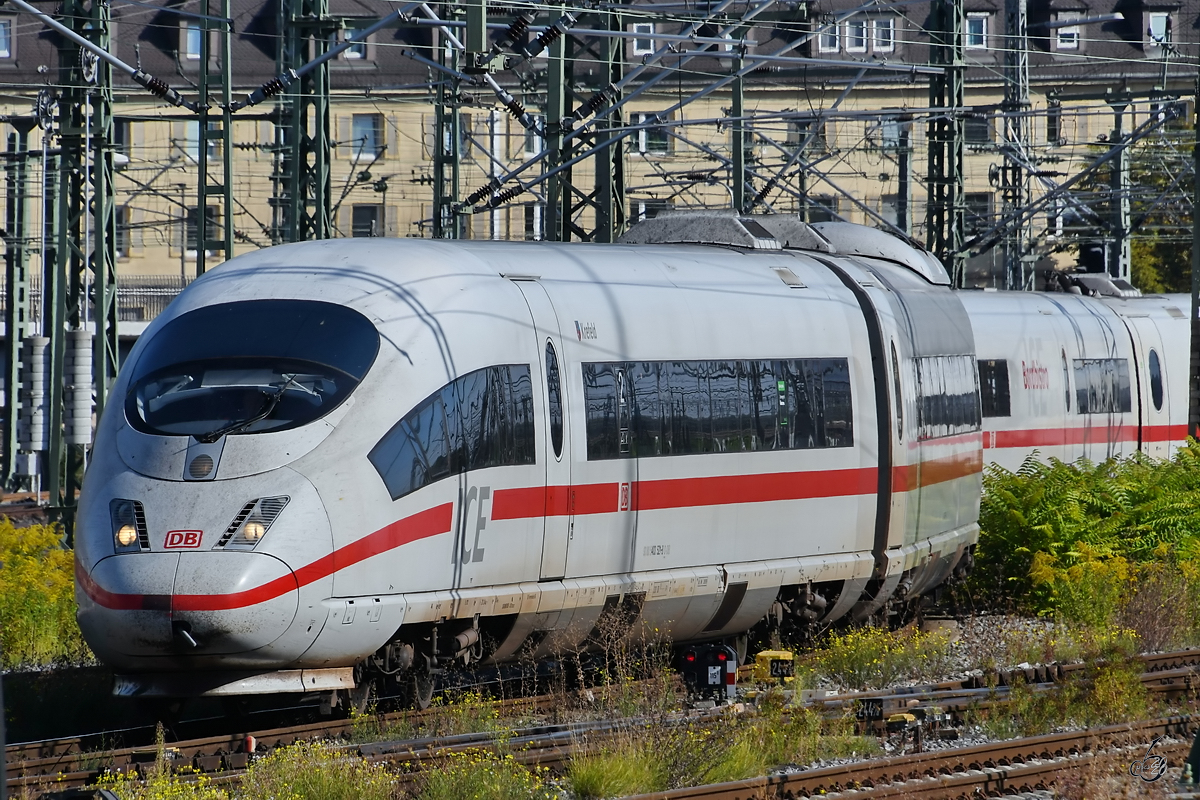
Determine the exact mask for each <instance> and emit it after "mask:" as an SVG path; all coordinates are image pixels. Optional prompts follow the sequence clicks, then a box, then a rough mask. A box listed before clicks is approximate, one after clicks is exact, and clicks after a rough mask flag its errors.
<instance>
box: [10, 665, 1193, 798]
mask: <svg viewBox="0 0 1200 800" xmlns="http://www.w3.org/2000/svg"><path fill="white" fill-rule="evenodd" d="M1140 660H1141V661H1142V663H1143V667H1144V672H1143V675H1142V681H1143V683H1144V684H1145V685H1146V686H1147V688H1148V689H1150V690H1151V691H1154V692H1158V693H1163V694H1166V695H1168V696H1171V695H1174V696H1178V695H1182V694H1187V693H1191V692H1193V691H1194V690H1195V689H1196V688H1197V687H1200V650H1190V651H1180V652H1175V653H1165V654H1156V655H1147V656H1143V657H1141V659H1140ZM1027 672H1028V671H1027V670H1021V671H1020V679H1021V680H1030V681H1037V679H1039V678H1043V677H1059V679H1062V676H1069V675H1073V674H1076V673H1080V669H1076V668H1074V667H1065V668H1063V669H1062V670H1061V671H1060V670H1058V669H1051V670H1046V669H1044V668H1034V669H1033V672H1032V674H1027ZM1016 678H1017V676H1016V675H1015V674H1012V673H1009V674H1004V675H997V676H992V678H990V679H989V681H985V682H991V683H993V684H994V683H996V682H998V681H1000V680H1004V681H1006V682H1007V683H1008V684H1011V683H1013V682H1014V681H1015V680H1016ZM979 682H980V681H979V680H978V679H972V680H969V681H965V682H948V683H943V684H938V685H935V686H929V687H921V689H920V691H917V690H915V689H914V690H903V691H898V692H897V691H892V692H887V691H879V692H860V693H855V694H852V695H840V696H836V697H826V698H822V699H821V700H820V701H817V702H815V703H813V704H811V705H812V707H814V708H817V709H822V708H823V709H825V710H827V711H829V712H830V713H838V714H841V713H844V710H845V709H846V708H847V707H853V706H854V705H855V704H859V705H861V704H862V703H864V701H867V700H870V701H874V702H877V703H878V704H879V705H878V707H879V709H880V710H881V716H882V718H883V719H886V717H887V716H888V715H890V714H891V713H895V712H898V711H903V710H906V709H908V708H909V707H910V705H911V703H912V701H913V700H917V701H918V702H921V703H925V704H936V705H938V706H940V707H941V708H943V709H944V710H947V711H951V712H953V711H964V710H966V709H968V708H981V707H986V706H987V705H989V704H990V703H993V702H997V701H999V700H1000V699H1002V696H1003V694H1005V692H1006V687H1005V686H999V687H996V686H991V687H980V686H977V685H976V684H977V683H979ZM1050 685H1051V684H1048V683H1042V684H1041V687H1042V688H1049V686H1050ZM554 702H555V699H554V698H551V697H532V698H520V699H513V700H506V701H500V702H498V704H497V706H496V711H497V713H498V715H500V716H501V717H513V716H517V715H518V714H522V713H528V714H537V713H540V712H542V711H544V710H546V709H547V707H548V706H549V705H550V704H553V703H554ZM437 713H439V711H438V710H436V709H435V710H430V711H425V712H408V713H407V715H405V714H403V713H396V714H388V715H381V716H380V718H379V720H378V723H377V727H378V728H379V729H381V730H386V728H387V727H388V726H389V725H391V724H395V723H398V722H399V721H400V720H401V718H402V717H404V718H405V719H406V722H407V724H408V725H410V726H420V725H422V724H423V721H424V722H431V721H433V717H432V715H434V714H437ZM442 713H444V712H442ZM622 723H623V724H628V720H624V721H622ZM360 724H361V723H355V722H354V721H352V720H328V721H322V722H317V723H310V724H305V725H299V726H291V727H287V728H278V729H273V730H266V731H258V732H253V733H246V732H239V733H235V734H230V735H225V736H213V737H207V738H203V739H193V740H188V741H180V742H174V743H171V744H169V745H168V747H167V750H166V753H167V755H168V757H169V758H170V761H171V763H172V764H173V765H175V766H177V767H188V768H191V769H194V770H197V771H199V772H202V773H206V774H209V775H211V776H213V777H214V778H216V779H218V780H220V781H222V782H226V781H236V780H237V777H238V774H239V773H240V771H241V770H243V769H245V767H246V766H247V764H248V763H249V759H250V756H251V752H252V751H251V749H250V748H248V747H247V743H248V742H249V741H251V740H250V739H248V738H247V737H248V736H252V737H253V740H252V741H253V742H254V748H255V750H256V751H258V752H261V751H265V750H269V749H271V748H274V747H276V746H280V745H287V744H292V743H293V742H296V741H299V740H307V739H343V740H346V739H352V738H353V737H354V735H355V733H356V725H360ZM613 724H614V723H612V722H601V723H575V724H567V725H543V726H539V727H536V728H528V729H524V730H518V731H512V736H513V738H512V739H511V740H510V745H511V744H514V743H516V744H517V745H519V746H516V747H513V748H512V749H513V751H514V752H518V753H519V756H518V758H519V760H522V761H526V762H528V763H538V764H540V765H542V766H546V767H550V768H551V769H554V768H557V767H561V766H563V764H564V762H565V760H566V759H567V758H569V757H570V755H571V754H572V753H573V752H574V748H575V747H576V746H577V740H578V738H579V736H580V734H581V733H583V732H587V734H588V736H587V738H588V740H589V741H590V742H591V744H592V745H595V743H596V742H598V741H602V739H603V737H604V734H605V730H606V728H605V726H612V725H613ZM493 741H494V737H493V736H492V735H491V734H487V733H484V734H463V735H460V736H453V737H443V738H436V739H421V740H412V739H407V740H403V741H392V742H382V743H376V744H362V745H346V749H347V750H349V751H351V752H354V753H356V754H358V755H360V756H362V757H364V758H368V759H370V760H373V761H385V762H388V763H391V764H401V763H409V764H411V763H415V762H419V761H422V760H428V759H430V758H436V757H439V756H442V755H445V754H447V753H453V752H457V751H460V750H463V749H471V748H477V747H481V746H487V745H488V744H490V743H492V742H493ZM156 755H157V749H156V748H155V747H153V746H150V747H131V748H121V749H117V750H102V749H89V748H88V743H87V740H86V739H64V740H54V741H47V742H35V743H29V744H24V745H13V746H10V747H9V748H8V753H7V756H8V761H7V779H8V787H9V789H10V791H12V792H14V793H17V792H24V793H36V792H37V791H39V790H46V789H49V788H53V789H54V790H61V789H67V788H70V787H79V786H85V785H87V784H89V783H91V782H93V781H94V780H95V779H96V778H97V777H98V776H99V775H100V774H101V772H103V771H105V770H110V771H118V772H129V771H140V770H144V769H145V767H146V766H148V765H149V764H151V763H153V762H154V760H155V757H156Z"/></svg>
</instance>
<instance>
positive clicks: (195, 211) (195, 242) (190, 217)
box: [185, 206, 217, 253]
mask: <svg viewBox="0 0 1200 800" xmlns="http://www.w3.org/2000/svg"><path fill="white" fill-rule="evenodd" d="M199 223H200V209H199V207H197V206H191V207H190V208H188V210H187V242H186V243H185V249H187V250H188V251H190V252H192V253H195V252H196V251H197V250H199V249H200V241H199V233H200V224H199ZM216 238H217V207H216V206H205V207H204V241H205V242H206V243H207V242H211V241H213V240H214V239H216Z"/></svg>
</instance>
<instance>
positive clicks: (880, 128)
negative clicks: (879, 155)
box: [867, 117, 901, 150]
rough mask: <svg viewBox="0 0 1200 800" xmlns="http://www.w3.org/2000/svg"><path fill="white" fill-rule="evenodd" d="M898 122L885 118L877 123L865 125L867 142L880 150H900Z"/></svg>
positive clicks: (891, 118) (899, 124)
mask: <svg viewBox="0 0 1200 800" xmlns="http://www.w3.org/2000/svg"><path fill="white" fill-rule="evenodd" d="M900 126H901V123H900V120H898V119H896V118H895V117H890V118H889V117H885V118H884V119H883V120H881V121H879V122H868V123H867V141H868V142H869V143H870V144H872V145H874V146H875V147H878V148H880V149H881V150H899V149H900V145H901V142H900V134H901V129H900Z"/></svg>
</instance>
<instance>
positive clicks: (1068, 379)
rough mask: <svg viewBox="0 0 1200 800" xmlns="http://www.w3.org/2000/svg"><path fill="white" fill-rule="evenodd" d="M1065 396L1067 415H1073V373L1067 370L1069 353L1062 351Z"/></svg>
mask: <svg viewBox="0 0 1200 800" xmlns="http://www.w3.org/2000/svg"><path fill="white" fill-rule="evenodd" d="M1062 365H1063V396H1064V397H1065V398H1066V403H1067V413H1068V414H1069V413H1071V371H1070V369H1068V368H1067V351H1066V350H1063V351H1062Z"/></svg>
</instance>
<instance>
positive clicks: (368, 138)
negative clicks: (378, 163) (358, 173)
mask: <svg viewBox="0 0 1200 800" xmlns="http://www.w3.org/2000/svg"><path fill="white" fill-rule="evenodd" d="M350 139H351V146H352V147H353V154H354V155H355V156H357V157H359V158H379V157H380V156H381V155H383V115H382V114H355V115H354V116H353V117H352V118H351V123H350Z"/></svg>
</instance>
